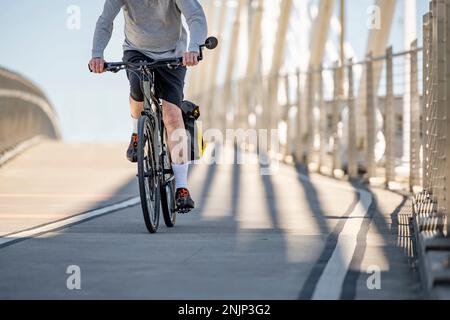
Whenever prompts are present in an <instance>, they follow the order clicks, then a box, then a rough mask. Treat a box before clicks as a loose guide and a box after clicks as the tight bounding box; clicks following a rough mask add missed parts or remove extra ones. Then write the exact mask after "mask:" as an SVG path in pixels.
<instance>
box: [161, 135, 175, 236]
mask: <svg viewBox="0 0 450 320" xmlns="http://www.w3.org/2000/svg"><path fill="white" fill-rule="evenodd" d="M164 138H165V140H164V142H165V143H164V149H165V150H164V154H163V157H162V159H161V163H163V168H164V175H163V181H162V183H161V186H162V187H161V205H162V211H163V217H164V222H165V223H166V226H167V227H168V228H173V227H175V223H176V220H177V212H176V207H175V177H174V175H173V171H172V160H171V157H170V151H169V148H168V144H167V134H166V132H164Z"/></svg>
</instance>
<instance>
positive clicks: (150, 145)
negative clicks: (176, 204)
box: [138, 116, 161, 233]
mask: <svg viewBox="0 0 450 320" xmlns="http://www.w3.org/2000/svg"><path fill="white" fill-rule="evenodd" d="M154 132H155V125H154V124H153V123H152V121H151V120H150V118H149V117H147V116H142V117H141V118H140V119H139V130H138V135H139V140H138V178H139V191H140V196H141V206H142V213H143V215H144V220H145V225H146V227H147V230H148V231H149V232H150V233H156V232H157V231H158V227H159V215H160V209H161V198H160V195H161V192H160V190H161V185H160V182H161V179H160V177H159V175H158V172H157V166H156V159H158V156H157V155H156V152H155V150H156V148H155V141H154V136H153V133H154Z"/></svg>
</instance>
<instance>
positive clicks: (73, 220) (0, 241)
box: [0, 197, 140, 246]
mask: <svg viewBox="0 0 450 320" xmlns="http://www.w3.org/2000/svg"><path fill="white" fill-rule="evenodd" d="M139 203H140V198H139V197H135V198H132V199H129V200H126V201H123V202H119V203H116V204H113V205H110V206H107V207H104V208H101V209H97V210H93V211H89V212H86V213H83V214H80V215H78V216H75V217H70V218H67V219H63V220H60V221H56V222H52V223H49V224H47V225H44V226H40V227H36V228H32V229H29V230H25V231H21V232H17V233H13V234H10V235H8V236H5V237H0V246H4V245H6V244H9V243H12V242H16V241H20V240H25V239H28V238H32V237H36V236H39V235H42V234H45V233H48V232H51V231H54V230H60V229H64V228H67V227H69V226H71V225H74V224H79V223H81V222H83V221H86V220H90V219H93V218H96V217H99V216H102V215H105V214H107V213H110V212H114V211H117V210H121V209H126V208H129V207H133V206H135V205H137V204H139Z"/></svg>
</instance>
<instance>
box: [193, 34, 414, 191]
mask: <svg viewBox="0 0 450 320" xmlns="http://www.w3.org/2000/svg"><path fill="white" fill-rule="evenodd" d="M421 61H422V49H421V48H417V42H414V43H413V44H412V45H411V50H408V51H406V52H400V53H393V50H392V48H388V49H387V50H386V55H385V56H382V57H371V56H370V55H369V56H368V57H367V60H365V61H360V62H355V61H353V60H349V61H348V62H347V63H346V64H345V65H344V66H339V65H338V64H337V63H336V64H335V65H333V66H331V67H322V68H320V69H318V70H309V71H306V72H301V71H296V72H294V73H288V74H283V75H267V76H258V75H255V76H253V77H248V78H245V79H240V80H238V81H233V82H232V83H227V84H225V85H224V86H221V87H217V88H211V89H208V90H206V91H205V92H204V93H203V95H201V96H199V97H197V100H199V101H203V102H204V103H206V104H207V105H210V106H211V109H210V110H209V112H208V114H207V115H205V117H204V120H205V122H207V124H206V127H214V128H219V129H222V130H223V129H225V128H241V129H242V128H243V129H252V128H254V129H259V128H265V129H278V132H279V144H280V146H281V148H280V149H281V150H282V152H283V154H284V155H285V156H286V157H293V158H295V159H296V160H297V161H298V162H301V163H303V164H304V165H307V166H309V167H310V168H311V169H312V170H317V171H320V172H323V173H329V174H332V175H342V174H343V173H347V174H348V176H350V177H351V178H357V177H359V176H360V174H361V173H363V174H364V177H365V178H366V180H370V179H373V178H376V179H378V180H380V181H383V182H385V183H386V184H389V183H390V182H395V181H398V182H402V181H403V182H406V183H407V184H408V185H410V186H411V188H412V187H413V186H420V185H421V175H420V174H421V170H422V165H421V156H420V150H421V145H422V143H421V136H420V119H421V108H420V100H421V91H422V84H421V81H419V79H420V78H421V74H422V62H421ZM212 102H214V103H212ZM405 104H406V105H407V108H406V109H408V110H409V112H408V114H411V115H412V116H411V119H410V120H408V121H409V122H410V125H409V126H408V127H410V129H408V130H409V131H410V132H409V135H410V136H411V139H410V142H409V143H408V146H407V147H408V148H405V150H403V149H404V148H403V140H404V137H403V133H404V128H403V123H404V122H405V121H404V120H405V119H403V116H404V110H405V107H404V106H405ZM205 109H206V108H205ZM205 111H208V110H205ZM408 150H411V152H410V153H409V152H408ZM409 154H410V156H409ZM405 155H407V156H408V159H406V160H405V159H402V158H404V156H405ZM402 161H403V162H404V163H405V164H406V165H408V167H407V168H406V170H405V172H404V173H402V172H401V170H399V169H398V168H399V167H401V165H402ZM409 164H410V167H409ZM396 168H397V170H396Z"/></svg>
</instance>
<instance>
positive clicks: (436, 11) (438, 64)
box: [415, 0, 450, 236]
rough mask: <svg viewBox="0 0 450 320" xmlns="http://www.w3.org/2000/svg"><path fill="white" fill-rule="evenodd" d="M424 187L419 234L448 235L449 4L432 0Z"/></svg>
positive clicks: (427, 24) (427, 31)
mask: <svg viewBox="0 0 450 320" xmlns="http://www.w3.org/2000/svg"><path fill="white" fill-rule="evenodd" d="M423 33H424V67H423V68H424V77H423V86H424V106H423V123H422V128H423V140H424V143H423V159H424V161H423V173H424V174H423V187H424V191H423V192H422V193H421V194H419V195H417V196H416V197H415V209H416V210H415V211H416V214H417V225H418V227H419V229H420V230H419V231H422V232H428V233H432V234H433V235H434V236H440V235H444V236H448V235H449V225H448V221H449V217H450V210H449V209H450V195H449V191H450V180H449V178H448V174H449V173H450V141H449V137H450V109H449V108H450V101H449V98H450V96H449V93H450V90H449V89H450V78H449V76H450V42H449V41H448V40H449V36H450V3H449V2H448V1H445V0H433V1H432V2H431V4H430V12H429V13H427V14H426V15H425V16H424V24H423Z"/></svg>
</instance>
